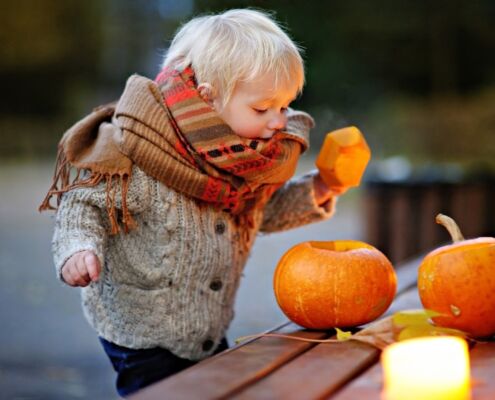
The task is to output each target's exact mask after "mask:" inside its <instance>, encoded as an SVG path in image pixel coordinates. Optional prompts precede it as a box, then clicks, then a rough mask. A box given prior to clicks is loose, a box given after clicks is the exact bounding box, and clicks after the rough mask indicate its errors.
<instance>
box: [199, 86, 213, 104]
mask: <svg viewBox="0 0 495 400" xmlns="http://www.w3.org/2000/svg"><path fill="white" fill-rule="evenodd" d="M198 93H199V95H200V96H201V98H202V99H203V100H204V101H205V102H207V103H208V104H209V105H210V107H212V108H215V107H214V102H215V99H216V94H215V90H214V89H213V86H211V84H209V83H207V82H206V83H200V84H199V85H198Z"/></svg>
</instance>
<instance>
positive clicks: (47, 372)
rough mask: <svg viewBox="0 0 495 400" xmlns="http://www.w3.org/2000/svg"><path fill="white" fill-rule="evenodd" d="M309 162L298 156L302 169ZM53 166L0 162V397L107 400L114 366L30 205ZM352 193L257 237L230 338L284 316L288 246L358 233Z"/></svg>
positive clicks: (45, 217)
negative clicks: (280, 276)
mask: <svg viewBox="0 0 495 400" xmlns="http://www.w3.org/2000/svg"><path fill="white" fill-rule="evenodd" d="M308 167H310V164H308V163H307V162H303V163H302V167H301V170H304V169H307V168H308ZM51 168H52V165H48V164H45V163H29V164H27V163H26V164H9V165H0V321H1V328H2V329H0V390H1V394H0V398H2V399H3V398H5V399H47V400H48V399H49V400H58V399H61V400H62V399H63V400H70V399H92V400H98V399H102V400H111V399H114V398H117V397H116V395H115V392H114V388H113V380H114V375H113V371H112V369H111V366H110V364H109V361H108V360H107V358H106V356H105V355H104V353H103V350H102V349H101V348H100V345H99V343H98V341H97V338H96V335H95V334H94V332H93V331H92V329H91V328H90V327H89V325H88V324H87V323H86V321H85V320H84V317H83V315H82V311H81V309H80V304H79V291H78V289H73V288H69V287H66V286H63V285H62V284H61V283H59V282H58V281H57V280H56V279H55V273H54V268H53V265H52V260H51V255H50V240H51V233H52V214H51V213H44V214H39V213H38V212H37V211H36V208H37V205H38V204H39V201H40V199H41V198H42V196H43V195H44V192H45V190H46V189H47V187H48V184H49V181H50V177H51ZM358 195H359V193H357V192H351V193H350V194H348V195H347V196H345V197H343V198H342V199H341V201H340V202H339V209H338V212H337V214H336V216H335V217H334V218H333V219H332V220H330V221H327V222H323V223H318V224H313V225H311V226H307V227H303V228H299V229H296V230H293V231H289V232H284V233H279V234H275V235H269V236H264V237H260V238H259V239H258V240H257V243H256V245H255V247H254V250H253V254H252V256H251V258H250V261H249V263H248V265H247V267H246V270H245V276H244V278H243V281H242V284H241V289H240V291H239V294H238V298H237V303H236V318H235V320H234V321H233V323H232V326H231V328H230V330H229V332H228V338H229V340H230V342H231V343H233V341H234V340H235V338H237V337H239V336H242V335H247V334H251V333H257V332H260V331H263V330H266V329H268V328H269V327H272V326H274V325H275V324H278V323H280V322H283V321H285V317H284V316H283V314H282V313H281V312H280V310H279V309H278V307H277V305H276V303H275V299H274V297H273V291H272V287H271V284H272V273H273V269H274V267H275V265H276V263H277V261H278V259H279V258H280V256H281V255H282V254H283V253H284V251H285V250H287V249H288V248H289V247H290V246H291V245H293V244H295V243H297V242H300V241H303V240H309V239H316V240H331V239H337V238H360V235H361V232H362V229H361V227H362V226H361V218H360V214H359V213H358V212H357V211H356V210H358V209H359V207H358V205H359V204H358V200H359V196H358Z"/></svg>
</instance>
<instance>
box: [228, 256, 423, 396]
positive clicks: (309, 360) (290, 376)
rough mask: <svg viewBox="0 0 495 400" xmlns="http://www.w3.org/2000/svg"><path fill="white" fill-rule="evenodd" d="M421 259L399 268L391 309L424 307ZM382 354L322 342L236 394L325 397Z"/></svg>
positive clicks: (356, 346) (350, 344) (354, 345)
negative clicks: (420, 285)
mask: <svg viewBox="0 0 495 400" xmlns="http://www.w3.org/2000/svg"><path fill="white" fill-rule="evenodd" d="M421 260H422V257H417V258H415V259H412V260H410V261H409V262H407V263H404V264H402V265H401V266H400V267H399V268H398V271H397V277H398V282H399V284H398V293H399V294H398V295H397V297H396V299H395V300H394V303H393V305H392V307H391V308H390V310H391V312H395V311H398V310H404V309H411V308H419V307H421V303H420V301H419V297H418V295H417V290H416V289H415V283H416V277H417V268H418V265H419V263H420V262H421ZM389 314H390V312H389ZM379 354H380V351H379V350H378V349H376V348H375V347H373V346H370V345H367V344H364V343H359V342H354V341H350V342H345V343H324V344H319V345H317V346H315V347H314V348H312V349H310V350H308V351H307V352H305V353H304V354H302V355H300V356H299V357H298V358H297V359H295V360H292V361H291V362H290V364H287V365H285V366H283V367H281V368H279V369H277V370H276V371H275V372H274V373H272V374H271V375H269V376H267V377H265V378H264V379H262V380H259V381H257V382H256V383H254V384H253V385H251V386H250V387H248V388H246V389H244V390H243V391H242V392H241V393H239V394H238V395H237V396H234V397H233V398H235V399H271V398H283V399H289V400H290V399H301V398H304V399H313V398H314V399H319V398H323V397H325V396H328V395H330V394H331V393H334V392H336V391H337V390H338V389H340V388H341V387H343V386H344V385H346V384H347V383H348V382H349V381H351V380H352V379H353V378H355V377H356V376H358V375H359V374H361V373H362V372H363V371H365V370H366V369H367V368H369V367H370V366H371V365H373V364H374V363H376V362H377V360H378V358H379ZM302 382H304V384H302Z"/></svg>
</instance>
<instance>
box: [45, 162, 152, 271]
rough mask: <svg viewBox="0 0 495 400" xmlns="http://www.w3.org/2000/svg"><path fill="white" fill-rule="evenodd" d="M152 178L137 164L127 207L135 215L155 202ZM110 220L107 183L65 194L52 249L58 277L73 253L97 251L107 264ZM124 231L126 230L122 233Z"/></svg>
mask: <svg viewBox="0 0 495 400" xmlns="http://www.w3.org/2000/svg"><path fill="white" fill-rule="evenodd" d="M152 182H153V181H152V179H151V178H150V177H148V176H146V175H145V174H144V172H142V171H141V170H139V169H138V168H137V167H133V172H132V178H131V181H130V185H129V190H128V193H127V206H128V208H129V211H130V212H131V215H135V214H137V213H140V212H142V211H144V210H145V209H146V208H147V207H148V206H149V204H150V203H151V189H152ZM115 200H116V207H117V208H120V207H121V204H122V198H121V195H120V191H118V192H117V194H116V199H115ZM109 227H110V221H109V220H108V215H107V209H106V183H105V182H102V183H100V184H98V185H97V186H95V187H84V188H78V189H73V190H71V191H69V192H67V193H65V194H64V195H63V196H62V200H61V202H60V205H59V207H58V210H57V214H56V217H55V230H54V234H53V240H52V252H53V258H54V263H55V269H56V274H57V277H58V278H59V279H60V280H62V276H61V270H62V267H63V265H64V264H65V262H66V261H67V259H68V258H70V257H71V256H72V255H73V254H75V253H77V252H80V251H84V250H91V251H93V252H94V253H95V254H96V255H97V257H98V259H99V260H100V263H101V264H102V265H103V263H104V259H105V247H106V243H107V239H108V235H109ZM119 234H124V233H119Z"/></svg>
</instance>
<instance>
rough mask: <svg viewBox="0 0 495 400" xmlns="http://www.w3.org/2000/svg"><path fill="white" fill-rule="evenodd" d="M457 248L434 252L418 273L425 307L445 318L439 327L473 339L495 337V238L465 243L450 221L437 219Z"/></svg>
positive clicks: (443, 217) (434, 319)
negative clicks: (460, 332)
mask: <svg viewBox="0 0 495 400" xmlns="http://www.w3.org/2000/svg"><path fill="white" fill-rule="evenodd" d="M436 221H437V223H439V224H442V225H444V226H445V227H446V228H447V229H448V231H449V233H450V234H451V236H452V239H453V241H454V243H453V244H450V245H446V246H442V247H439V248H438V249H436V250H433V251H432V252H430V253H429V254H428V255H427V256H426V257H425V258H424V260H423V262H422V263H421V265H420V267H419V270H418V291H419V297H420V299H421V302H422V303H423V306H424V307H425V308H427V309H430V310H433V311H436V312H438V313H440V314H442V315H441V316H438V317H434V318H433V321H434V322H435V324H437V325H439V326H444V327H449V328H455V329H460V330H462V331H464V332H466V333H468V334H469V335H470V336H472V337H486V336H491V335H493V334H495V238H492V237H480V238H476V239H469V240H464V238H463V236H462V234H461V232H460V230H459V228H458V227H457V224H456V223H455V222H454V220H453V219H452V218H450V217H447V216H445V215H441V214H439V215H437V218H436Z"/></svg>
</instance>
